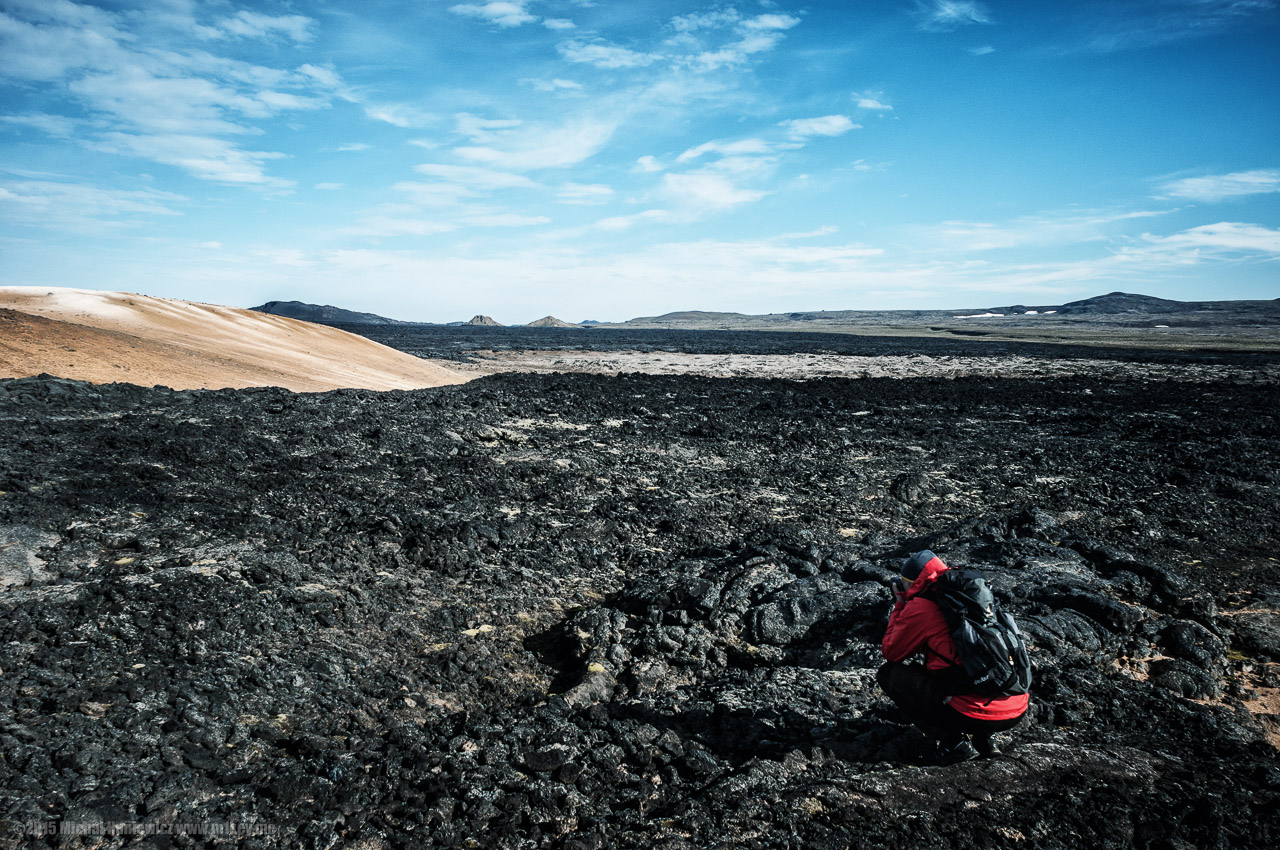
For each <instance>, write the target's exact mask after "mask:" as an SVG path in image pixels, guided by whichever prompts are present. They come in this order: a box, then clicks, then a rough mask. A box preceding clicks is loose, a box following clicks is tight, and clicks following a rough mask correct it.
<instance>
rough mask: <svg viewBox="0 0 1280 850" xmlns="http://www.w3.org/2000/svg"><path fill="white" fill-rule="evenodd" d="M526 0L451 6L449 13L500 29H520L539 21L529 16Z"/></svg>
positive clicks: (499, 0)
mask: <svg viewBox="0 0 1280 850" xmlns="http://www.w3.org/2000/svg"><path fill="white" fill-rule="evenodd" d="M525 6H526V3H525V2H524V0H516V2H509V0H493V2H490V3H463V4H460V5H457V6H450V7H449V11H450V12H453V13H455V14H458V15H466V16H468V17H472V18H480V19H481V20H484V21H488V22H489V23H491V24H494V25H496V26H500V27H518V26H520V25H521V24H527V23H531V22H533V21H536V20H538V17H537V16H536V15H531V14H529V10H528V9H526V8H525Z"/></svg>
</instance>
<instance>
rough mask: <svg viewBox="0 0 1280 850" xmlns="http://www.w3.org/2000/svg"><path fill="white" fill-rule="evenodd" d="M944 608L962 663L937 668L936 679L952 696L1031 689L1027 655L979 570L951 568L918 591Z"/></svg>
mask: <svg viewBox="0 0 1280 850" xmlns="http://www.w3.org/2000/svg"><path fill="white" fill-rule="evenodd" d="M921 596H924V597H925V598H926V599H932V600H933V601H934V602H935V603H937V605H938V607H939V608H941V609H942V615H943V616H944V617H945V618H946V620H947V627H948V628H949V629H950V630H951V639H952V640H953V641H954V642H955V645H956V653H957V654H958V655H959V656H960V664H959V665H956V666H953V667H949V668H947V669H946V670H941V671H939V672H938V673H937V674H935V679H936V680H937V681H938V682H939V683H940V684H941V685H942V686H943V688H944V690H946V691H947V693H951V694H977V695H978V696H983V697H1009V696H1015V695H1017V694H1025V693H1027V692H1028V691H1029V690H1030V688H1031V659H1030V658H1028V657H1027V645H1026V643H1025V642H1024V641H1023V640H1022V633H1021V632H1020V631H1018V625H1017V624H1016V623H1015V622H1014V621H1013V617H1011V616H1009V615H1008V614H1006V613H1005V612H1004V611H1001V610H1000V603H999V602H997V601H996V598H995V596H994V595H992V593H991V588H989V587H987V580H986V579H985V578H983V577H982V573H980V572H978V571H977V570H968V569H951V570H947V571H945V572H943V573H940V574H939V575H938V578H937V579H936V580H935V581H934V583H933V587H932V588H930V589H929V590H928V591H926V592H925V593H922V594H921Z"/></svg>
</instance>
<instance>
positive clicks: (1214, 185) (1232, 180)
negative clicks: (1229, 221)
mask: <svg viewBox="0 0 1280 850" xmlns="http://www.w3.org/2000/svg"><path fill="white" fill-rule="evenodd" d="M1273 192H1280V169H1275V168H1269V169H1259V170H1256V171H1236V172H1233V173H1231V174H1215V175H1209V176H1205V177H1184V178H1183V179H1181V180H1173V181H1170V182H1168V183H1165V184H1164V185H1163V186H1162V187H1161V189H1160V193H1161V197H1167V198H1186V199H1188V200H1192V201H1206V202H1210V203H1213V202H1216V201H1225V200H1230V199H1232V198H1241V197H1245V196H1247V195H1265V194H1270V193H1273Z"/></svg>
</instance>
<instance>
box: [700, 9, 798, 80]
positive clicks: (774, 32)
mask: <svg viewBox="0 0 1280 850" xmlns="http://www.w3.org/2000/svg"><path fill="white" fill-rule="evenodd" d="M799 23H800V19H799V18H797V17H794V16H792V15H778V14H767V15H757V16H756V17H754V18H742V19H738V20H736V22H735V24H734V27H735V30H736V34H737V40H736V41H733V42H730V43H728V44H725V45H723V46H721V47H719V48H717V49H714V50H704V51H702V52H700V53H698V54H697V55H695V56H694V57H693V59H692V66H693V67H695V68H698V69H700V70H704V71H710V70H715V69H718V68H728V67H734V66H738V65H743V64H745V63H746V62H747V61H748V60H749V59H750V58H751V57H752V56H754V55H756V54H758V53H765V52H767V51H770V50H772V49H773V48H774V47H775V46H777V44H778V42H780V41H781V40H782V39H783V38H784V37H785V33H786V31H787V30H789V29H791V28H792V27H795V26H797V25H798V24H799Z"/></svg>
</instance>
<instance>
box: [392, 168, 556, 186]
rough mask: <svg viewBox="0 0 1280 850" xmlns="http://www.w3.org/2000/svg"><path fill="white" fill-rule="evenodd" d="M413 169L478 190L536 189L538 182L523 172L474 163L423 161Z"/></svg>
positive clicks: (447, 181)
mask: <svg viewBox="0 0 1280 850" xmlns="http://www.w3.org/2000/svg"><path fill="white" fill-rule="evenodd" d="M413 170H414V171H417V172H418V173H420V174H425V175H427V176H428V177H435V178H437V179H439V180H441V181H443V182H446V183H452V184H455V185H458V186H464V187H466V188H467V189H470V190H475V191H478V192H491V191H494V190H497V189H536V188H538V184H537V183H535V182H534V181H533V180H530V179H529V178H528V177H525V176H524V175H523V174H512V173H510V172H507V171H496V170H494V169H492V168H479V167H477V166H474V165H438V164H435V163H425V164H423V165H416V166H414V169H413Z"/></svg>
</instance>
